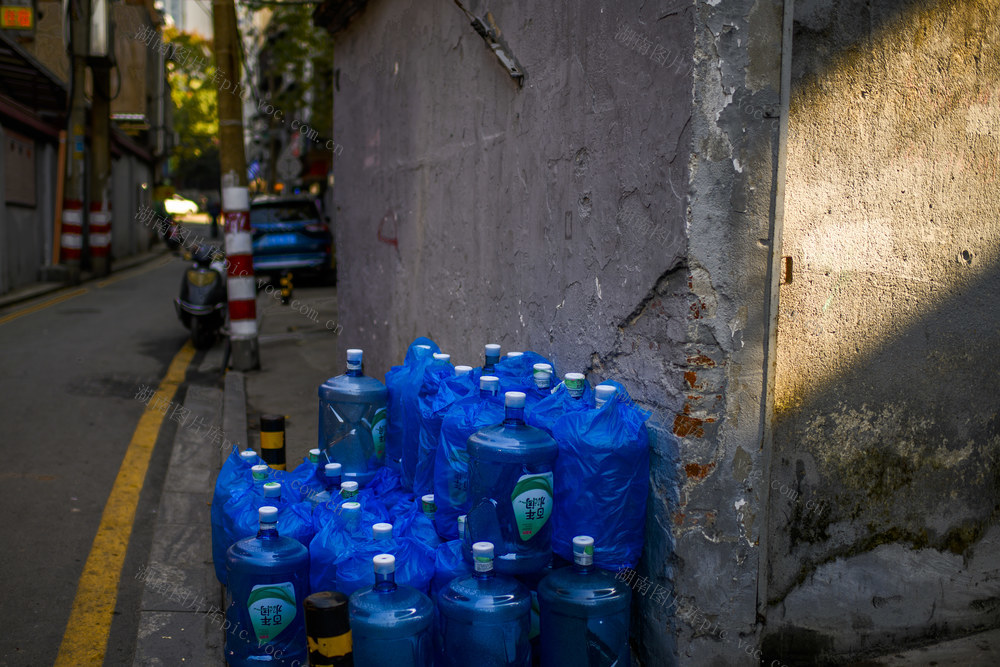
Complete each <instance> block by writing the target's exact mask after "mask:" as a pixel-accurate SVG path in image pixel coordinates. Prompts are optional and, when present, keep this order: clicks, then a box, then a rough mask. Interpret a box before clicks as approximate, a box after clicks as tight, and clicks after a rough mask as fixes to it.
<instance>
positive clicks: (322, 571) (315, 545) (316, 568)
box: [309, 508, 383, 593]
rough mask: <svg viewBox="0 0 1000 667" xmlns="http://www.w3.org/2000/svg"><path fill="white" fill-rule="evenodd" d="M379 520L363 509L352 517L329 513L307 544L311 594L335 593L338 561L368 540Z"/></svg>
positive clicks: (341, 512) (338, 512) (336, 512)
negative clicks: (357, 545)
mask: <svg viewBox="0 0 1000 667" xmlns="http://www.w3.org/2000/svg"><path fill="white" fill-rule="evenodd" d="M382 520H383V519H382V517H381V516H378V515H375V514H372V513H371V512H368V511H366V510H365V509H364V508H362V510H361V512H360V513H359V514H357V515H354V516H353V517H352V516H351V515H350V513H348V512H343V511H334V512H331V513H330V515H329V521H327V522H326V523H325V524H324V526H323V528H322V529H320V530H319V531H318V532H317V533H316V536H315V537H314V538H313V541H312V542H311V543H310V544H309V583H310V585H311V587H312V591H313V592H314V593H316V592H319V591H335V590H337V564H336V562H337V557H338V556H340V555H341V554H342V553H344V552H346V551H347V550H349V549H351V548H353V544H354V543H355V542H356V541H360V540H363V539H364V538H365V536H370V535H371V527H372V524H375V523H379V522H381V521H382Z"/></svg>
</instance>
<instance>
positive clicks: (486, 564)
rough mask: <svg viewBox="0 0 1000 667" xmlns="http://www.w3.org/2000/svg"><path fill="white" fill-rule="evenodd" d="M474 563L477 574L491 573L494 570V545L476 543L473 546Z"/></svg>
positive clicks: (490, 543)
mask: <svg viewBox="0 0 1000 667" xmlns="http://www.w3.org/2000/svg"><path fill="white" fill-rule="evenodd" d="M472 562H473V564H474V565H475V566H476V572H489V571H490V570H492V569H493V543H492V542H476V543H475V544H473V545H472Z"/></svg>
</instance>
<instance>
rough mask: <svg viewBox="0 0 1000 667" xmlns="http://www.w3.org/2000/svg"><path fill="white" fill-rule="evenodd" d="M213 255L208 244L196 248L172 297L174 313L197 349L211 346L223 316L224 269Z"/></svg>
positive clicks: (224, 299) (223, 320) (224, 316)
mask: <svg viewBox="0 0 1000 667" xmlns="http://www.w3.org/2000/svg"><path fill="white" fill-rule="evenodd" d="M214 257H215V251H214V249H213V248H212V247H210V246H198V247H197V248H195V250H194V252H193V253H192V259H194V266H192V267H191V268H189V269H188V270H187V271H185V272H184V280H183V281H182V282H181V295H180V297H179V298H177V299H174V307H175V308H176V310H177V316H178V317H179V318H180V319H181V323H182V324H184V326H185V327H187V328H188V329H190V330H191V342H192V343H193V344H194V346H195V347H196V348H198V349H199V350H203V349H206V348H209V347H211V346H212V343H214V342H215V337H216V336H217V335H218V332H219V329H221V328H222V325H223V323H224V322H225V318H226V282H225V279H224V275H225V272H224V271H223V264H222V262H221V261H218V260H216V261H214V262H213V259H214Z"/></svg>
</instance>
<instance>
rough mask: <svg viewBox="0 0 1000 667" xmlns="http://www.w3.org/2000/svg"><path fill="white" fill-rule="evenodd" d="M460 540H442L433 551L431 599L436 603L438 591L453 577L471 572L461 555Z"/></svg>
mask: <svg viewBox="0 0 1000 667" xmlns="http://www.w3.org/2000/svg"><path fill="white" fill-rule="evenodd" d="M462 547H463V541H462V540H449V541H447V542H442V543H441V545H440V546H438V548H437V549H436V550H435V551H434V578H433V579H431V600H433V601H434V603H435V604H437V596H438V593H440V592H441V589H443V588H444V587H445V586H447V585H448V584H449V583H451V580H452V579H454V578H455V577H461V576H464V575H466V574H472V565H470V564H469V563H468V562H467V561H466V560H465V557H464V556H463V555H462Z"/></svg>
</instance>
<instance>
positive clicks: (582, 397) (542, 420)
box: [526, 373, 594, 435]
mask: <svg viewBox="0 0 1000 667" xmlns="http://www.w3.org/2000/svg"><path fill="white" fill-rule="evenodd" d="M593 407H594V392H593V390H592V389H591V388H590V385H589V384H588V383H587V379H586V377H584V375H583V373H566V375H565V376H564V379H563V381H562V382H560V383H559V384H558V385H556V388H555V389H553V390H552V393H551V395H549V396H547V397H544V398H542V399H541V400H540V401H538V402H537V403H535V404H534V405H533V406H532V408H531V410H529V411H528V412H527V415H526V421H527V422H528V423H529V424H531V425H532V426H535V427H537V428H540V429H542V430H543V431H545V432H546V433H548V434H549V435H551V434H552V428H553V427H554V426H555V423H556V421H558V420H559V418H560V417H562V416H563V415H565V414H568V413H570V412H582V411H584V410H589V409H590V408H593Z"/></svg>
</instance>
